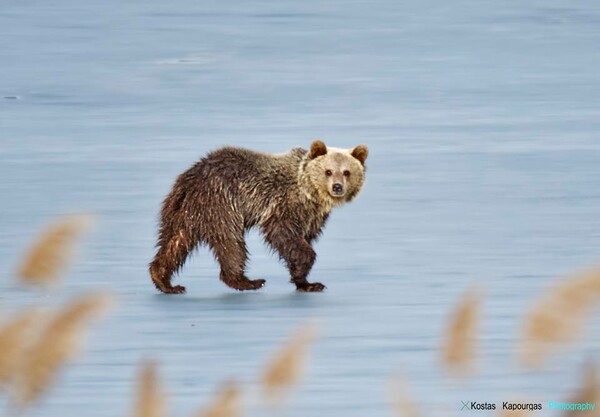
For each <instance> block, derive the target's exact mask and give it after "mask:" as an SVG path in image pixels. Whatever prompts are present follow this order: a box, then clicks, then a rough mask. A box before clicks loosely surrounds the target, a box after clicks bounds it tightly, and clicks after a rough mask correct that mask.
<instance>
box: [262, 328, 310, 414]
mask: <svg viewBox="0 0 600 417" xmlns="http://www.w3.org/2000/svg"><path fill="white" fill-rule="evenodd" d="M315 337H316V329H315V326H314V325H311V324H306V325H304V326H301V327H300V328H299V329H298V330H296V332H295V333H294V334H293V335H292V337H291V338H290V339H288V341H287V342H286V343H285V344H284V345H283V346H282V347H281V348H280V349H279V351H278V352H277V353H276V354H275V356H274V358H273V359H272V360H271V361H270V362H269V363H268V364H267V366H266V369H265V371H264V374H263V376H262V386H263V392H264V396H265V399H266V400H267V403H268V404H269V405H280V404H281V403H282V401H283V397H284V394H286V393H287V392H289V390H290V389H291V388H292V387H293V386H294V385H295V384H296V383H298V381H299V380H300V377H301V375H302V371H303V369H304V365H305V363H306V360H307V356H308V350H309V347H310V346H311V344H312V343H313V342H314V340H315Z"/></svg>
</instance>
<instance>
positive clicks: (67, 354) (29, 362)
mask: <svg viewBox="0 0 600 417" xmlns="http://www.w3.org/2000/svg"><path fill="white" fill-rule="evenodd" d="M110 301H111V298H110V297H107V296H106V295H89V296H83V297H80V298H78V299H76V300H75V301H73V302H71V303H69V304H68V305H67V306H66V307H64V308H63V309H62V310H61V311H59V312H58V313H57V314H56V315H55V316H54V317H53V318H52V319H51V320H50V321H49V323H48V324H47V325H46V327H45V328H44V329H43V330H42V331H41V333H40V334H39V336H38V337H37V338H36V339H35V340H34V341H33V343H32V345H31V347H30V348H29V349H28V350H27V352H26V353H25V354H24V355H23V358H22V359H23V361H22V362H21V364H20V368H19V373H18V376H17V377H18V378H17V380H16V386H15V394H14V398H13V402H14V404H15V405H16V406H17V407H19V408H25V407H27V406H29V405H31V404H32V403H34V402H35V401H36V400H38V399H39V397H40V396H41V394H43V393H44V392H45V391H46V390H47V389H48V388H49V386H50V385H52V383H53V381H54V378H55V376H56V374H57V372H58V370H59V369H60V368H61V366H62V365H63V364H64V363H65V362H67V361H69V360H70V359H72V358H73V356H74V355H75V354H76V352H77V350H78V348H79V344H80V342H81V339H82V332H83V330H84V327H85V325H86V324H87V323H88V322H89V321H90V320H91V319H92V318H94V317H95V316H97V315H99V313H101V312H103V311H104V310H105V309H106V307H107V305H108V304H109V302H110Z"/></svg>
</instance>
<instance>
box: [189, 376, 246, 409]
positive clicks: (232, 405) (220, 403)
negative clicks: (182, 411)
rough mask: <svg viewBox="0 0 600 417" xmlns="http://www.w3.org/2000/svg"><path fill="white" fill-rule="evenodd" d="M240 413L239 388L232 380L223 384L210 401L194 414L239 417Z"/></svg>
mask: <svg viewBox="0 0 600 417" xmlns="http://www.w3.org/2000/svg"><path fill="white" fill-rule="evenodd" d="M241 415H242V408H241V390H240V388H239V386H238V384H237V383H235V382H233V381H231V382H228V383H226V384H225V385H223V386H222V387H221V389H220V390H219V391H218V392H217V395H216V397H215V398H214V400H213V401H212V403H211V404H210V405H209V406H208V407H207V408H206V409H204V410H203V411H200V412H199V413H197V414H195V416H196V417H239V416H241Z"/></svg>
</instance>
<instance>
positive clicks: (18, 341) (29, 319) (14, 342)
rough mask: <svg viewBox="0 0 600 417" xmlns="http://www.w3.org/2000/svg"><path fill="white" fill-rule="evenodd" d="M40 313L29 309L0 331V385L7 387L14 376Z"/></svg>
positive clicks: (12, 319)
mask: <svg viewBox="0 0 600 417" xmlns="http://www.w3.org/2000/svg"><path fill="white" fill-rule="evenodd" d="M41 319H42V314H41V311H40V310H38V309H34V308H30V309H27V310H25V311H22V312H20V313H18V314H17V315H15V316H14V317H13V318H11V319H10V321H8V323H6V324H5V325H4V326H3V327H2V329H0V352H2V354H1V355H0V384H1V385H3V386H5V387H8V386H9V384H10V383H12V382H13V379H14V378H15V376H16V371H17V370H18V364H19V363H21V362H22V360H23V354H24V353H25V351H26V349H27V348H28V345H29V342H30V340H31V338H30V336H31V333H32V332H33V330H34V329H35V328H36V326H35V324H37V323H36V322H37V321H39V320H41Z"/></svg>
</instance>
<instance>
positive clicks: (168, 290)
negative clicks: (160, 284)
mask: <svg viewBox="0 0 600 417" xmlns="http://www.w3.org/2000/svg"><path fill="white" fill-rule="evenodd" d="M160 290H161V291H162V292H164V293H165V294H185V287H184V286H182V285H175V286H174V287H169V288H161V289H160Z"/></svg>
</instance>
